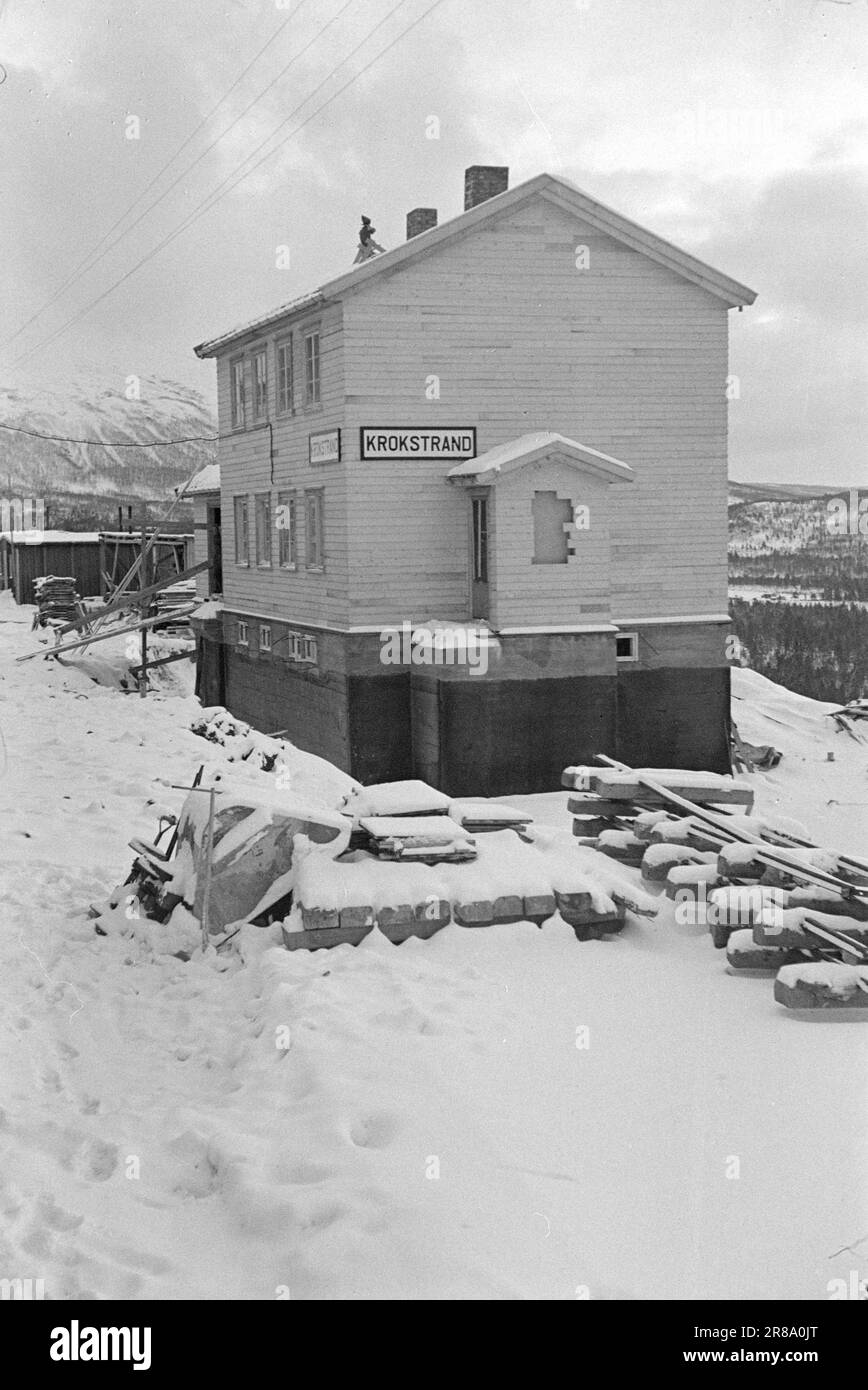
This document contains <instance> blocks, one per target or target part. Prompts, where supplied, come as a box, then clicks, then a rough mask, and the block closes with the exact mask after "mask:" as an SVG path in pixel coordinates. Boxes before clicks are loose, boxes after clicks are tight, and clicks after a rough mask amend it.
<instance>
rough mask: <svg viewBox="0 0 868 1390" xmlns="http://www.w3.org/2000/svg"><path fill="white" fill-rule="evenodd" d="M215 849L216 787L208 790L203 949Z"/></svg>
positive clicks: (206, 939) (205, 938)
mask: <svg viewBox="0 0 868 1390" xmlns="http://www.w3.org/2000/svg"><path fill="white" fill-rule="evenodd" d="M213 849H214V788H213V787H211V788H210V789H209V792H208V838H207V841H206V844H205V888H204V890H203V893H202V950H203V951H204V950H205V949H206V948H207V945H208V929H209V925H210V922H209V918H210V908H211V857H212V853H213Z"/></svg>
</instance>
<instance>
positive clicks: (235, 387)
mask: <svg viewBox="0 0 868 1390" xmlns="http://www.w3.org/2000/svg"><path fill="white" fill-rule="evenodd" d="M229 371H230V375H231V380H232V428H233V429H234V430H243V429H244V426H245V424H246V423H247V416H246V409H245V406H246V399H245V390H244V385H245V378H244V358H243V357H236V359H235V361H234V362H232V363H230V367H229Z"/></svg>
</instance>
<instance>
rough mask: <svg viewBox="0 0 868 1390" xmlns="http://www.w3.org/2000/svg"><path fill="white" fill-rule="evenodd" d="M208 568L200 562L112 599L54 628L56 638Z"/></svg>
mask: <svg viewBox="0 0 868 1390" xmlns="http://www.w3.org/2000/svg"><path fill="white" fill-rule="evenodd" d="M207 568H208V561H207V560H200V561H199V564H198V565H191V566H190V568H189V569H186V570H182V571H181V573H180V574H170V575H169V576H168V578H166V579H160V580H159V581H158V582H157V583H155V584H149V585H148V586H147V588H145V589H136V590H135V591H134V592H133V593H131V594H124V595H123V597H122V598H118V599H112V601H111V603H107V604H106V605H105V607H103V608H95V609H91V611H90V612H89V613H88V614H87V615H86V616H85V617H84V618H79V619H77V620H76V621H75V622H70V623H64V625H63V627H58V628H55V632H56V633H57V636H58V637H63V636H64V634H65V633H67V632H73V631H74V630H75V629H76V628H79V627H81V626H82V623H84V622H88V623H92V622H93V621H94V619H95V618H104V617H105V616H106V614H107V613H120V612H122V611H123V609H124V608H130V607H132V606H133V605H134V604H139V603H141V601H142V599H143V598H147V597H152V596H153V595H154V594H158V593H159V592H160V590H161V589H167V588H168V587H169V585H170V584H183V583H184V581H185V580H187V579H193V578H194V577H195V576H196V575H197V574H201V573H202V571H203V570H206V569H207Z"/></svg>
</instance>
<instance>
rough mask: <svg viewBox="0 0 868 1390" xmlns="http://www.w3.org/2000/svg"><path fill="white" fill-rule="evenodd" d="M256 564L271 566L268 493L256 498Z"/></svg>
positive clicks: (259, 494)
mask: <svg viewBox="0 0 868 1390" xmlns="http://www.w3.org/2000/svg"><path fill="white" fill-rule="evenodd" d="M256 563H257V565H270V564H271V495H270V493H267V492H260V493H258V494H257V496H256Z"/></svg>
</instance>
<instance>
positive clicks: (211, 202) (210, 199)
mask: <svg viewBox="0 0 868 1390" xmlns="http://www.w3.org/2000/svg"><path fill="white" fill-rule="evenodd" d="M407 2H408V0H399V2H398V4H397V5H395V6H393V8H392V9H391V10H390V11H389V13H388V14H387V15H385V16H384V18H383V19H381V20H380V21H379V23H377V24H376V25H375V26H374V28H373V29H372V30H371V31H370V33H369V34H367V35H366V37H365V38H364V39H362V41H361V43H359V44H357V45H356V47H355V48H354V49H353V50H352V52H351V53H349V54H347V56H346V58H344V59H342V60H341V62H340V63H338V64H337V66H336V67H335V68H333V69H332V71H331V72H330V73H329V74H328V76H327V77H326V78H324V79H323V81H322V82H320V83H319V85H318V86H317V87H315V88H314V90H313V92H311V93H309V95H308V96H307V97H305V98H304V100H303V101H301V102H300V103H299V105H298V106H297V107H295V109H294V110H293V111H291V112H290V113H289V115H288V116H287V117H285V119H284V120H283V121H281V122H280V123H279V125H277V126H276V127H275V129H274V130H273V131H272V132H271V134H270V135H268V136H266V138H265V140H263V141H261V142H260V144H259V145H258V146H257V147H256V149H255V150H253V151H252V152H251V154H250V155H248V156H247V157H246V158H245V159H244V160H242V161H241V163H240V165H239V166H238V168H239V169H241V168H243V165H244V164H246V163H247V162H248V161H249V160H250V159H252V158H253V157H254V156H255V155H256V154H258V153H259V151H260V150H261V149H262V148H263V147H264V146H265V145H267V144H269V143H270V142H271V140H272V139H273V138H274V136H275V135H276V134H277V132H278V131H279V130H281V129H282V128H283V126H285V125H286V124H288V122H289V121H290V120H291V119H292V118H293V116H295V115H296V114H297V113H298V111H300V110H301V108H302V107H303V106H306V105H307V103H308V102H309V101H310V100H311V98H312V97H314V96H316V94H317V92H319V91H320V89H321V88H322V87H324V86H326V85H327V83H328V82H330V81H331V79H332V77H334V75H335V73H337V72H338V71H340V69H341V68H342V67H344V66H345V65H346V63H348V62H349V61H350V59H351V58H353V57H355V55H356V54H357V53H358V52H359V50H360V49H361V48H364V47H365V45H366V44H367V43H368V42H369V40H370V39H371V38H372V37H373V35H374V34H375V33H376V32H377V30H378V29H380V28H382V26H383V25H384V24H385V23H387V22H388V20H389V19H391V18H392V17H393V16H394V15H395V14H396V13H397V12H398V10H400V9H401V8H402V7H403V6H404V5H405V4H406V3H407ZM443 3H444V0H434V3H433V4H431V5H429V6H428V8H427V10H425V11H424V12H423V13H422V14H420V15H419V16H417V18H416V19H414V20H413V21H412V23H410V24H408V25H407V27H406V28H405V29H403V30H402V31H401V33H400V34H397V35H396V36H395V38H394V39H392V40H391V42H390V43H388V44H387V45H386V46H385V48H383V49H381V50H380V52H379V53H377V54H375V55H374V57H373V58H371V59H370V60H369V62H367V63H366V64H365V65H364V67H362V68H360V69H359V71H358V72H357V73H354V74H353V76H352V77H350V78H348V79H347V81H346V82H345V83H343V85H342V86H341V87H338V89H337V90H336V91H335V92H333V93H332V95H331V96H330V97H328V98H327V99H326V100H325V101H324V102H322V103H321V104H320V105H319V106H318V107H317V108H316V110H314V111H312V112H311V114H310V115H309V116H306V117H305V119H304V120H303V121H301V122H300V123H299V124H298V125H297V126H296V127H295V128H294V129H293V130H291V131H289V133H288V134H287V135H285V136H284V137H283V139H282V140H281V141H280V142H279V143H278V144H277V145H275V147H274V149H271V150H268V151H266V153H265V154H264V155H263V156H262V158H261V159H259V160H257V161H256V163H255V164H253V165H251V167H250V168H249V169H247V170H245V171H244V172H243V173H239V174H238V176H237V177H236V176H235V175H234V174H230V175H229V176H228V177H227V178H226V179H224V180H223V183H222V184H219V185H218V187H217V189H215V190H214V191H213V192H212V193H210V194H208V195H206V197H205V198H204V199H202V201H201V202H200V203H199V204H198V205H197V207H196V208H194V209H193V211H192V212H191V213H190V214H189V215H188V216H187V217H186V218H185V219H184V221H183V222H181V223H180V225H179V226H178V227H176V228H175V230H174V231H173V232H170V233H169V234H168V235H166V236H165V237H163V238H162V239H161V240H160V241H159V242H158V243H157V245H156V246H154V247H153V248H152V249H151V250H150V251H148V252H147V253H146V254H145V255H144V256H142V258H141V259H140V260H139V261H137V262H136V264H135V265H134V266H132V267H131V268H130V269H129V270H128V271H126V272H125V274H123V275H122V276H120V277H119V279H117V280H115V281H114V283H113V284H111V285H109V287H108V288H107V289H106V290H103V292H102V294H100V295H98V296H97V297H96V298H95V299H93V300H91V301H90V303H89V304H86V305H84V307H83V308H82V309H81V310H79V312H78V313H77V314H75V315H73V317H72V318H70V319H67V321H66V323H64V324H62V325H61V326H60V327H59V328H57V329H56V330H55V331H54V333H52V334H51V335H50V337H48V338H46V339H44V340H43V341H42V342H41V343H37V344H36V345H35V346H34V347H32V348H29V349H28V350H27V351H26V352H24V353H22V354H21V356H20V357H18V358H16V359H15V361H14V362H13V363H12V365H13V366H17V365H18V364H19V363H20V362H23V361H25V360H26V359H27V358H29V357H32V356H33V355H34V353H37V352H41V351H42V349H43V348H45V347H48V346H50V344H51V343H53V342H54V341H55V340H56V339H57V338H59V337H61V336H62V335H63V334H64V333H65V332H66V331H67V330H68V329H69V328H72V327H73V326H74V325H75V324H76V323H78V322H79V321H80V320H81V319H82V318H84V317H85V316H86V315H87V314H89V313H90V311H91V310H92V309H95V308H96V307H97V305H98V304H101V303H102V301H103V300H104V299H106V298H107V297H108V296H109V295H110V294H113V293H114V291H115V290H116V289H118V288H119V287H120V286H121V285H122V284H124V283H125V282H126V281H127V280H129V279H130V278H131V277H132V276H133V275H135V274H136V273H137V271H139V270H140V269H141V267H142V266H143V265H146V264H147V263H148V261H150V260H152V259H153V258H154V256H156V255H158V254H159V252H160V251H162V250H163V249H164V248H165V247H166V246H169V245H170V244H171V243H172V242H173V241H175V240H176V238H177V237H179V236H180V235H181V234H182V233H183V232H185V231H187V230H188V228H190V227H191V226H192V225H193V224H194V223H195V222H197V221H198V220H199V218H200V217H201V216H203V215H204V214H205V213H206V212H210V210H211V208H213V207H215V206H216V204H217V203H218V202H219V201H220V200H221V198H223V196H224V194H225V193H226V192H229V191H231V190H232V189H234V188H237V187H238V185H239V184H241V183H243V182H244V180H245V179H247V178H249V177H250V175H251V174H253V173H255V171H256V170H257V169H258V168H259V167H260V165H262V164H264V163H265V162H266V160H268V159H270V158H271V156H272V155H273V154H275V153H276V152H277V150H278V149H279V148H280V147H281V146H282V145H284V144H286V142H287V141H288V140H290V139H292V137H293V136H295V135H297V134H299V132H300V131H302V130H303V129H304V128H305V126H307V125H309V124H310V122H311V121H312V120H314V119H315V118H316V117H317V116H318V115H320V114H321V113H322V112H323V111H325V110H326V109H327V108H328V107H329V106H331V104H332V102H334V101H336V100H337V98H338V97H339V96H341V95H342V94H343V93H344V92H345V91H347V89H348V88H349V87H352V86H353V85H354V83H356V82H358V80H359V78H361V77H363V76H364V75H365V73H366V72H368V71H369V70H370V68H372V67H373V66H374V64H375V63H378V62H379V61H380V59H381V58H384V57H385V56H386V54H387V53H389V52H390V51H391V50H392V49H393V48H394V47H395V46H396V45H397V44H398V43H400V42H401V40H402V39H404V38H406V36H407V35H408V34H409V33H410V32H411V31H412V30H413V29H415V28H416V27H417V26H418V25H419V24H421V23H422V22H423V20H425V19H427V18H428V16H429V15H430V14H433V12H434V11H435V10H436V9H438V8H439V7H440V5H442V4H443Z"/></svg>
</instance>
